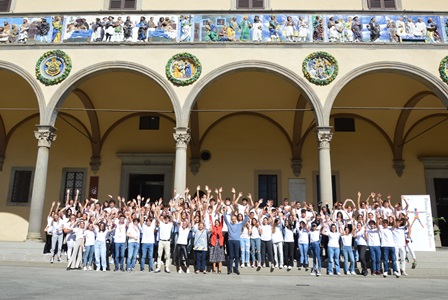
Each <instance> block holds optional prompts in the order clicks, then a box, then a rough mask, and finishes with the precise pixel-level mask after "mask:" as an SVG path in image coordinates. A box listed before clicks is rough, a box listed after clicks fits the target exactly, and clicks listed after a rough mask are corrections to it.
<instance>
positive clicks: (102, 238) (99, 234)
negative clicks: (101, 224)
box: [95, 229, 108, 243]
mask: <svg viewBox="0 0 448 300" xmlns="http://www.w3.org/2000/svg"><path fill="white" fill-rule="evenodd" d="M95 233H96V240H97V241H98V242H103V243H105V242H106V236H107V233H108V232H107V231H99V230H97V229H95Z"/></svg>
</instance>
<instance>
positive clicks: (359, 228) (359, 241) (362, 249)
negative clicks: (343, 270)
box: [353, 222, 367, 276]
mask: <svg viewBox="0 0 448 300" xmlns="http://www.w3.org/2000/svg"><path fill="white" fill-rule="evenodd" d="M365 233H366V228H365V227H364V226H363V223H362V222H357V223H356V228H355V229H354V230H353V236H354V237H355V241H356V248H357V250H358V255H359V261H360V262H361V268H362V272H361V274H362V275H364V276H367V262H366V251H367V238H366V234H365ZM355 262H356V259H355Z"/></svg>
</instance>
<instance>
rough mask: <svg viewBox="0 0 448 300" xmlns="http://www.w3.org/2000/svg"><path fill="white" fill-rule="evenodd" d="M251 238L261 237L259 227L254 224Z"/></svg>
mask: <svg viewBox="0 0 448 300" xmlns="http://www.w3.org/2000/svg"><path fill="white" fill-rule="evenodd" d="M250 238H251V239H259V238H260V231H259V228H258V227H255V226H252V234H251V235H250Z"/></svg>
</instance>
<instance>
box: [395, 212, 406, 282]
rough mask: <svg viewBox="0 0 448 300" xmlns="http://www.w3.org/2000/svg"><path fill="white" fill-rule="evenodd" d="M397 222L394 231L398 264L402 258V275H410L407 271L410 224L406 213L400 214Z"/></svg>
mask: <svg viewBox="0 0 448 300" xmlns="http://www.w3.org/2000/svg"><path fill="white" fill-rule="evenodd" d="M396 222H397V225H398V226H397V227H394V229H393V231H392V233H393V235H394V242H395V256H396V258H397V261H396V264H397V266H398V263H399V259H400V260H401V267H400V272H401V275H404V276H408V274H407V273H406V230H407V228H406V225H407V224H408V219H407V217H406V215H400V216H399V219H398V220H397V221H396Z"/></svg>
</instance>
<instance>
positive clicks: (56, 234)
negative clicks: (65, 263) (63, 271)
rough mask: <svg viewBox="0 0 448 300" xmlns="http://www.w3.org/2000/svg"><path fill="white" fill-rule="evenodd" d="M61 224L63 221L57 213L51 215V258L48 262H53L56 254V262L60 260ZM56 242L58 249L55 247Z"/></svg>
mask: <svg viewBox="0 0 448 300" xmlns="http://www.w3.org/2000/svg"><path fill="white" fill-rule="evenodd" d="M63 224H64V221H63V220H61V219H60V218H59V216H58V215H55V216H54V217H53V222H52V223H51V228H52V233H51V234H52V237H51V252H50V253H51V259H50V263H53V262H54V257H55V256H56V255H58V262H62V259H61V255H62V253H61V251H62V239H63V237H64V235H63V229H62V228H63ZM56 244H57V245H58V249H56Z"/></svg>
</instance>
